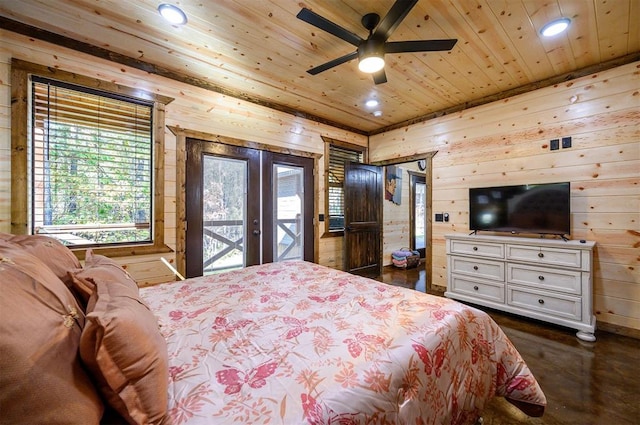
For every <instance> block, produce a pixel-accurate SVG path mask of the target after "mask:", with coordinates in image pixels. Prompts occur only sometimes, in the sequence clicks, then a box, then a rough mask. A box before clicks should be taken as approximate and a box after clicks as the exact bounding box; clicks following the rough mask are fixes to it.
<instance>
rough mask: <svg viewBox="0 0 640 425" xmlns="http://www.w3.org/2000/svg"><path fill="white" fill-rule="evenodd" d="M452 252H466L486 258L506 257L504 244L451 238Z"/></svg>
mask: <svg viewBox="0 0 640 425" xmlns="http://www.w3.org/2000/svg"><path fill="white" fill-rule="evenodd" d="M449 247H450V251H449V252H450V253H451V254H466V255H474V256H478V257H486V258H500V259H502V258H504V244H501V243H491V242H475V241H459V240H455V239H451V240H450V245H449Z"/></svg>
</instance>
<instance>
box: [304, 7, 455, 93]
mask: <svg viewBox="0 0 640 425" xmlns="http://www.w3.org/2000/svg"><path fill="white" fill-rule="evenodd" d="M416 3H418V0H396V2H395V3H394V4H393V6H391V9H390V10H389V12H388V13H387V15H386V16H385V17H384V18H383V19H382V20H380V15H378V14H377V13H367V14H366V15H364V16H363V17H362V21H361V22H362V26H364V27H365V28H366V29H367V30H369V37H367V39H366V40H365V39H363V38H361V37H360V36H358V35H356V34H354V33H352V32H351V31H348V30H346V29H344V28H342V27H341V26H340V25H338V24H336V23H333V22H331V21H329V20H328V19H326V18H323V17H322V16H320V15H318V14H317V13H315V12H313V11H311V10H309V9H307V8H302V10H300V12H298V14H297V15H296V16H297V18H298V19H301V20H303V21H305V22H307V23H309V24H311V25H313V26H315V27H317V28H320V29H321V30H323V31H326V32H328V33H329V34H332V35H334V36H336V37H338V38H339V39H341V40H344V41H346V42H347V43H350V44H353V45H354V46H356V47H357V49H356V51H355V52H352V53H349V54H346V55H344V56H342V57H339V58H337V59H333V60H331V61H329V62H327V63H324V64H322V65H319V66H316V67H315V68H311V69H309V70H308V71H307V72H308V73H309V74H311V75H316V74H319V73H321V72H322V71H326V70H328V69H331V68H333V67H334V66H337V65H340V64H343V63H345V62H348V61H350V60H352V59H355V58H358V59H359V63H358V68H359V69H360V70H361V71H363V72H367V73H371V74H373V81H374V82H375V83H376V84H382V83H386V82H387V75H386V74H385V72H384V55H385V53H407V52H435V51H446V50H451V49H453V46H455V44H456V42H457V41H458V40H456V39H447V40H415V41H387V39H388V38H389V36H390V35H391V33H392V32H393V31H394V30H395V29H396V28H397V27H398V25H400V23H401V22H402V20H403V19H404V18H405V16H407V14H408V13H409V11H410V10H411V9H412V8H413V6H415V5H416Z"/></svg>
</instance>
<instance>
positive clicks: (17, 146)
mask: <svg viewBox="0 0 640 425" xmlns="http://www.w3.org/2000/svg"><path fill="white" fill-rule="evenodd" d="M31 75H38V76H40V77H44V78H49V79H52V80H58V81H63V82H67V83H72V84H75V85H78V86H81V87H87V88H91V89H97V90H100V91H104V92H110V93H114V94H118V95H123V96H128V97H132V98H136V99H141V100H145V101H151V102H153V123H154V128H153V164H152V169H153V171H152V173H153V176H152V179H153V199H152V202H153V207H152V209H153V241H152V243H140V244H127V245H122V246H113V247H95V248H92V249H93V251H94V252H95V253H97V254H102V255H108V256H110V257H121V256H131V255H142V254H152V253H161V252H171V251H172V249H171V248H169V247H168V246H166V245H165V243H164V126H165V124H164V122H165V106H166V105H167V104H169V103H170V102H172V101H173V98H170V97H166V96H161V95H157V94H154V93H150V92H146V91H144V90H140V89H134V88H130V87H126V86H122V85H119V84H116V83H113V82H108V81H103V80H99V79H95V78H91V77H86V76H82V75H78V74H74V73H71V72H67V71H61V70H58V69H55V68H51V67H47V66H43V65H38V64H34V63H30V62H26V61H22V60H19V59H12V61H11V99H12V102H11V178H12V185H11V232H12V233H13V234H22V235H24V234H28V233H29V211H28V207H29V197H30V196H31V194H30V192H29V175H28V173H29V159H28V143H29V141H28V134H29V131H30V129H29V121H30V117H29V101H28V99H29V85H30V76H31ZM70 248H71V249H72V251H73V252H74V253H75V254H76V256H77V257H78V258H80V259H84V254H85V251H86V249H87V247H78V248H73V247H70Z"/></svg>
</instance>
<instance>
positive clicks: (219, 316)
mask: <svg viewBox="0 0 640 425" xmlns="http://www.w3.org/2000/svg"><path fill="white" fill-rule="evenodd" d="M140 292H141V295H142V297H143V298H144V300H145V301H147V302H148V304H149V306H150V307H151V309H152V310H153V311H154V312H155V314H156V315H157V317H158V319H159V321H160V324H161V331H162V333H163V335H164V336H165V338H166V340H167V345H168V350H169V365H170V378H169V379H170V382H169V399H170V402H169V404H170V406H169V408H170V415H171V417H172V419H173V421H174V423H175V424H207V425H211V424H252V423H253V424H287V425H288V424H342V425H345V424H365V423H366V424H472V423H474V422H475V421H476V419H477V418H478V417H479V416H480V413H481V411H482V409H483V407H484V406H485V404H486V403H487V402H488V400H489V399H490V398H491V397H493V396H494V395H499V396H505V397H507V398H508V399H509V400H510V401H513V402H514V403H515V404H516V405H521V404H520V403H518V402H523V403H524V405H525V406H528V405H533V406H534V407H537V408H538V409H537V410H538V411H540V412H541V411H542V410H543V409H544V405H545V404H546V400H545V396H544V394H543V393H542V391H541V389H540V387H539V386H538V383H537V382H536V380H535V378H534V377H533V375H532V374H531V373H530V371H529V369H528V368H527V366H526V364H525V363H524V361H523V360H522V358H521V357H520V355H519V353H518V352H517V351H516V349H515V348H514V347H513V346H512V344H511V343H510V342H509V340H508V339H507V337H506V336H505V335H504V334H503V333H502V331H501V330H500V328H499V327H498V326H497V324H496V323H495V322H493V320H492V319H491V318H490V317H489V316H487V315H486V314H485V313H483V312H481V311H479V310H476V309H474V308H470V307H468V306H465V305H463V304H460V303H458V302H456V301H452V300H448V299H445V298H440V297H435V296H430V295H427V294H424V293H420V292H417V291H413V290H409V289H404V288H398V287H393V286H389V285H386V284H383V283H380V282H377V281H374V280H370V279H366V278H361V277H357V276H353V275H351V274H347V273H344V272H341V271H337V270H334V269H330V268H327V267H323V266H319V265H317V264H313V263H307V262H301V261H297V262H285V263H277V264H275V263H274V264H265V265H262V266H253V267H248V268H245V269H243V270H239V271H233V272H227V273H223V274H219V275H211V276H206V277H201V278H195V279H189V280H186V281H182V282H175V283H169V284H163V285H159V286H155V287H149V288H143V289H141V290H140ZM534 410H535V409H534Z"/></svg>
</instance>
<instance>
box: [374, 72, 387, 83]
mask: <svg viewBox="0 0 640 425" xmlns="http://www.w3.org/2000/svg"><path fill="white" fill-rule="evenodd" d="M373 82H374V83H376V84H383V83H386V82H387V74H385V72H384V68H382V69H381V70H380V71H378V72H374V73H373Z"/></svg>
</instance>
